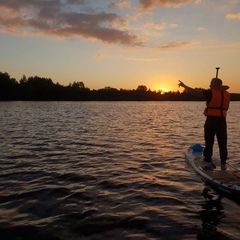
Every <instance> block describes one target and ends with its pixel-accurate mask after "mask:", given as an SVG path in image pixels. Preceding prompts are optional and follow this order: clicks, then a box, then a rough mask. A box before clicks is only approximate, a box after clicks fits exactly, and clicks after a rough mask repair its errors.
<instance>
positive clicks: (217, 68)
mask: <svg viewBox="0 0 240 240" xmlns="http://www.w3.org/2000/svg"><path fill="white" fill-rule="evenodd" d="M219 69H220V67H216V78H217V77H218V70H219Z"/></svg>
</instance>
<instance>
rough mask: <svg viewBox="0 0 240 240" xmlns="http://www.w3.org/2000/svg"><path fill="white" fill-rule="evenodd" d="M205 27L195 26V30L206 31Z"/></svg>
mask: <svg viewBox="0 0 240 240" xmlns="http://www.w3.org/2000/svg"><path fill="white" fill-rule="evenodd" d="M206 30H207V29H206V28H205V27H198V28H197V31H200V32H203V31H206Z"/></svg>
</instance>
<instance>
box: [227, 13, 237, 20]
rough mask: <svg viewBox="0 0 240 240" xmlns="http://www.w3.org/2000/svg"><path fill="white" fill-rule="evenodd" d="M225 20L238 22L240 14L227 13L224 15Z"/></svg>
mask: <svg viewBox="0 0 240 240" xmlns="http://www.w3.org/2000/svg"><path fill="white" fill-rule="evenodd" d="M226 19H228V20H240V13H235V14H234V13H229V14H227V15H226Z"/></svg>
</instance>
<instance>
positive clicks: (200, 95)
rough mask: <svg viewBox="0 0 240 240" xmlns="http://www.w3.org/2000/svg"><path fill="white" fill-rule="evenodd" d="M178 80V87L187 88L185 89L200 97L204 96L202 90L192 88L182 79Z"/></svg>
mask: <svg viewBox="0 0 240 240" xmlns="http://www.w3.org/2000/svg"><path fill="white" fill-rule="evenodd" d="M178 81H179V84H178V87H183V88H185V90H186V91H187V92H189V93H190V94H191V95H194V96H196V97H199V98H204V95H203V92H202V90H199V89H194V88H191V87H189V86H187V85H185V84H184V83H183V82H182V81H180V80H178Z"/></svg>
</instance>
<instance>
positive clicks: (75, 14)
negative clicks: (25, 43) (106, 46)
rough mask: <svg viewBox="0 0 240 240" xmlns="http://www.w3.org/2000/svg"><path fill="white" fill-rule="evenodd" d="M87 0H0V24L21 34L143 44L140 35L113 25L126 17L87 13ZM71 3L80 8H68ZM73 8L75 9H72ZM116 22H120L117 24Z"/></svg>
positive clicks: (130, 44) (120, 22)
mask: <svg viewBox="0 0 240 240" xmlns="http://www.w3.org/2000/svg"><path fill="white" fill-rule="evenodd" d="M84 2H85V1H77V0H65V4H64V3H63V2H61V1H59V0H49V1H43V0H31V1H30V0H26V1H19V0H11V1H6V0H0V25H1V26H2V31H3V29H4V31H5V32H11V33H15V34H19V32H20V31H23V32H26V31H28V32H37V33H41V34H46V35H55V36H60V37H65V38H73V37H82V38H84V39H95V40H100V41H102V42H104V43H113V44H122V45H128V46H141V45H142V43H141V42H139V40H138V37H137V36H136V35H134V34H132V33H130V32H128V31H123V30H120V29H119V28H116V27H114V26H119V25H121V24H124V22H125V20H124V19H122V18H121V17H120V16H118V15H117V14H114V13H106V12H100V13H95V12H93V13H86V12H83V11H81V10H82V9H81V7H80V8H79V6H81V5H83V4H84ZM69 4H70V5H71V4H74V5H76V4H78V5H79V6H78V8H76V10H75V8H72V10H71V11H68V10H66V6H67V7H69ZM73 9H74V11H73ZM116 23H117V24H116Z"/></svg>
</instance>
